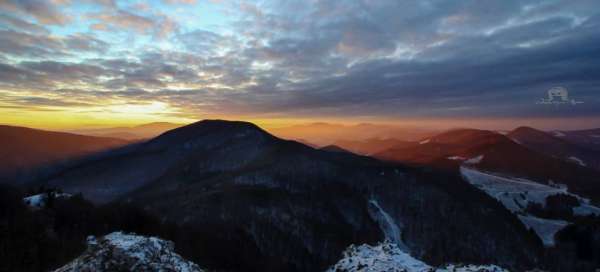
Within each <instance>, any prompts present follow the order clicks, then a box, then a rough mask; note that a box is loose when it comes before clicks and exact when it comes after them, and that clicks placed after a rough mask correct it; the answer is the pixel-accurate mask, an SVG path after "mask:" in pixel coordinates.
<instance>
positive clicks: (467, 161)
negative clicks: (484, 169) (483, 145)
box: [465, 155, 483, 164]
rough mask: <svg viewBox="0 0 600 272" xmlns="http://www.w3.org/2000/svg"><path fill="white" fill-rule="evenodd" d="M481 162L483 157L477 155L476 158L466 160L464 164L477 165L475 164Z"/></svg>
mask: <svg viewBox="0 0 600 272" xmlns="http://www.w3.org/2000/svg"><path fill="white" fill-rule="evenodd" d="M481 160H483V155H479V156H477V157H473V158H470V159H468V160H466V161H465V163H468V164H477V163H480V162H481Z"/></svg>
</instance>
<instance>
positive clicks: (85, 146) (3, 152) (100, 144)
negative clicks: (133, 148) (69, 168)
mask: <svg viewBox="0 0 600 272" xmlns="http://www.w3.org/2000/svg"><path fill="white" fill-rule="evenodd" d="M0 144H1V147H0V180H1V179H3V178H9V177H10V178H15V176H16V175H27V174H28V173H30V171H31V169H32V168H38V167H43V166H48V165H51V164H56V163H61V162H66V161H69V160H73V159H76V158H80V157H83V156H86V155H90V154H94V153H98V152H101V151H106V150H109V149H112V148H116V147H120V146H124V145H127V144H129V142H128V141H125V140H122V139H116V138H107V137H91V136H82V135H76V134H71V133H63V132H53V131H45V130H38V129H30V128H25V127H15V126H5V125H0ZM0 183H1V182H0Z"/></svg>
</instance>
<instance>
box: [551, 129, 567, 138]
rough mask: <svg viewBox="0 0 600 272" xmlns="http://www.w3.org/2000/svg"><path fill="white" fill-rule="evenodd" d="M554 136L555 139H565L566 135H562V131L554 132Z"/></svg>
mask: <svg viewBox="0 0 600 272" xmlns="http://www.w3.org/2000/svg"><path fill="white" fill-rule="evenodd" d="M552 134H554V136H555V137H565V136H566V135H565V134H564V133H562V132H561V131H558V130H557V131H553V132H552Z"/></svg>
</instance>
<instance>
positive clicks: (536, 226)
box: [519, 215, 569, 247]
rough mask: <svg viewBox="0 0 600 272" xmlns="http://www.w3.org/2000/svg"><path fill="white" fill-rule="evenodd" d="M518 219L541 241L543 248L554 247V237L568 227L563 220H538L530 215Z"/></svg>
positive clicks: (520, 216) (567, 223)
mask: <svg viewBox="0 0 600 272" xmlns="http://www.w3.org/2000/svg"><path fill="white" fill-rule="evenodd" d="M519 219H520V220H521V222H523V224H525V225H526V226H528V227H530V228H532V229H533V231H535V233H536V234H537V235H538V236H539V237H540V239H542V242H543V243H544V245H545V246H548V247H550V246H554V235H555V234H556V233H557V232H558V231H560V230H561V229H563V228H564V227H566V226H568V225H569V222H567V221H564V220H554V219H545V218H539V217H535V216H531V215H527V216H524V215H519Z"/></svg>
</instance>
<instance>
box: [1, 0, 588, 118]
mask: <svg viewBox="0 0 600 272" xmlns="http://www.w3.org/2000/svg"><path fill="white" fill-rule="evenodd" d="M167 2H169V3H168V4H174V6H188V5H195V4H197V3H195V2H194V1H167ZM107 3H108V2H107ZM183 4H185V5H183ZM218 5H220V6H221V9H222V10H223V11H224V14H227V15H228V16H229V18H230V19H231V20H229V22H228V23H227V25H224V26H221V28H219V29H226V31H223V30H214V29H213V30H210V29H202V28H196V29H194V28H190V27H189V26H188V27H185V28H184V27H182V25H184V24H185V22H184V21H179V18H174V17H169V16H168V15H166V14H165V13H161V12H160V11H158V10H150V11H147V12H144V11H142V10H134V9H130V10H128V9H127V7H126V5H124V4H121V3H114V2H112V1H110V3H108V4H101V5H100V6H101V7H103V8H102V9H100V11H95V12H91V13H86V14H81V16H79V18H83V19H81V20H86V21H85V22H87V23H88V24H89V28H88V29H87V32H81V33H70V34H63V35H54V34H53V33H51V31H50V30H49V29H48V28H47V27H45V25H66V24H69V23H71V21H69V19H67V18H69V17H68V16H67V15H66V14H64V13H61V12H59V9H58V8H57V7H56V6H55V5H52V4H51V3H50V2H43V3H42V2H39V3H38V1H8V2H6V1H5V2H3V4H2V5H0V10H1V11H2V12H0V52H2V54H3V55H4V57H3V58H0V61H2V62H3V63H1V64H0V87H2V86H3V87H4V88H6V89H7V90H11V92H12V93H13V94H14V93H15V92H17V90H18V89H28V90H31V89H33V90H35V91H36V93H38V94H39V95H40V96H43V95H44V94H52V96H53V98H52V99H53V100H48V99H43V98H29V99H17V100H13V103H14V104H35V103H40V104H52V105H56V106H61V105H62V106H69V103H72V102H67V101H64V104H61V102H60V101H56V99H58V100H60V97H61V95H64V96H65V97H68V98H69V101H72V100H73V99H74V98H79V100H81V101H84V100H86V99H89V98H90V97H99V98H107V97H109V98H111V99H123V100H126V101H132V102H135V101H162V102H165V103H168V104H170V105H172V106H173V107H176V108H178V109H180V114H182V115H186V116H188V117H198V116H201V115H202V114H205V113H211V114H219V113H222V114H228V115H231V114H239V115H266V116H294V117H310V116H348V117H354V116H381V117H396V116H397V117H423V118H429V117H590V116H592V117H600V107H599V106H598V103H600V93H599V92H600V69H598V67H600V3H598V2H597V1H591V0H589V1H586V0H582V1H559V0H556V1H516V0H514V1H513V0H509V1H475V0H473V1H441V0H440V1H372V0H353V1H334V0H323V1H260V2H246V1H241V2H240V1H233V2H227V1H221V2H219V3H218ZM11 12H15V13H19V14H24V15H27V16H30V17H31V19H30V20H28V19H26V20H23V19H19V18H18V17H15V16H12V15H10V13H11ZM80 23H81V22H80ZM107 32H108V33H107ZM122 32H124V33H127V34H128V35H127V38H122V37H121V36H110V35H117V34H115V33H122ZM107 35H108V36H107ZM143 41H145V44H143V45H142V46H137V47H135V48H126V46H124V45H123V44H125V43H126V44H137V43H140V42H143ZM159 45H160V46H159ZM123 47H125V48H123ZM553 86H563V87H565V88H567V89H568V90H569V91H570V95H571V98H573V99H577V100H579V101H582V102H584V103H583V104H578V105H576V106H569V105H560V106H556V105H554V106H552V105H542V104H536V103H535V102H536V101H538V100H539V99H541V98H544V97H546V92H547V90H548V89H549V88H551V87H553ZM78 105H80V106H81V105H83V106H84V104H78Z"/></svg>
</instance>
